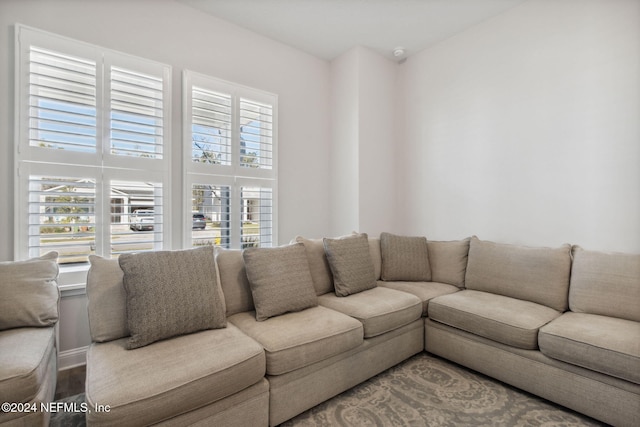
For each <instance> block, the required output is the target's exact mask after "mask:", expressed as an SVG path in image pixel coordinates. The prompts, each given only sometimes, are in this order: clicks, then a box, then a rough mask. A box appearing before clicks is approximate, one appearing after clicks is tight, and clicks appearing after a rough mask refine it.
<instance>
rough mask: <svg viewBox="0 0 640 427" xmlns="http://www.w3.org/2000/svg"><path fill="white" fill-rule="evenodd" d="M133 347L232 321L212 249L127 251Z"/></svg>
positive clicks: (125, 265) (123, 263)
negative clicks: (128, 252) (228, 316)
mask: <svg viewBox="0 0 640 427" xmlns="http://www.w3.org/2000/svg"><path fill="white" fill-rule="evenodd" d="M118 261H119V263H120V268H122V271H123V272H124V276H123V283H124V288H125V291H126V292H127V324H128V326H129V332H130V333H131V338H129V341H128V343H127V348H128V349H134V348H138V347H143V346H145V345H148V344H151V343H153V342H156V341H160V340H162V339H166V338H171V337H174V336H177V335H184V334H189V333H192V332H196V331H200V330H204V329H216V328H224V327H225V326H226V325H227V323H226V322H227V320H226V315H225V302H224V296H223V294H222V289H221V287H220V283H219V282H218V280H217V274H216V266H215V260H214V253H213V247H211V246H204V247H201V248H198V249H187V250H183V251H158V252H144V253H139V254H124V255H120V258H118Z"/></svg>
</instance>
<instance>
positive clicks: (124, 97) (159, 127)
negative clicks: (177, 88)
mask: <svg viewBox="0 0 640 427" xmlns="http://www.w3.org/2000/svg"><path fill="white" fill-rule="evenodd" d="M110 97H111V98H110V99H111V117H110V120H111V146H110V147H111V154H114V155H120V156H133V157H146V158H151V159H162V156H163V81H162V77H156V76H151V75H147V74H142V73H138V72H133V71H129V70H125V69H123V68H119V67H111V91H110Z"/></svg>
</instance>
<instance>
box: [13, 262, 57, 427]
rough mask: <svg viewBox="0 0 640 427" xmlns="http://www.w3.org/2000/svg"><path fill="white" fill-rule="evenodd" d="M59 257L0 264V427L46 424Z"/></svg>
mask: <svg viewBox="0 0 640 427" xmlns="http://www.w3.org/2000/svg"><path fill="white" fill-rule="evenodd" d="M57 259H58V254H57V252H49V253H47V254H45V255H43V256H41V257H39V258H34V259H30V260H28V261H15V262H0V403H2V409H1V410H0V425H2V426H38V425H41V426H48V425H49V415H50V413H49V412H48V411H47V404H48V403H49V402H52V401H53V397H54V394H55V390H56V377H57V351H56V346H57V343H56V325H57V322H58V312H59V300H60V293H59V291H58V284H57V282H56V279H57V277H58V264H57Z"/></svg>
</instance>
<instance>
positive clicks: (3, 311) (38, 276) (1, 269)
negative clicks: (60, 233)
mask: <svg viewBox="0 0 640 427" xmlns="http://www.w3.org/2000/svg"><path fill="white" fill-rule="evenodd" d="M57 259H58V253H57V252H55V251H53V252H48V253H46V254H44V255H42V256H41V257H39V258H33V259H30V260H27V261H6V262H0V330H3V329H10V328H22V327H38V326H51V325H54V324H55V323H56V322H57V321H58V301H59V292H58V285H57V283H56V279H57V278H58V263H57Z"/></svg>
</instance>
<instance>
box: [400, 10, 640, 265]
mask: <svg viewBox="0 0 640 427" xmlns="http://www.w3.org/2000/svg"><path fill="white" fill-rule="evenodd" d="M400 75H401V77H400V78H401V84H400V90H401V91H402V97H401V100H402V101H401V102H402V106H401V108H400V110H401V111H403V119H402V120H400V126H401V127H403V129H404V133H405V135H404V138H403V139H404V140H403V146H402V150H401V151H402V153H403V159H402V161H401V163H400V164H402V165H403V167H402V168H400V169H399V171H402V173H403V178H402V186H403V191H402V197H401V202H400V204H399V209H400V210H401V211H402V212H403V218H402V223H403V226H404V230H405V231H406V232H407V233H412V234H416V233H421V234H425V235H427V237H428V238H432V239H456V238H461V237H465V236H469V235H472V234H477V235H478V237H480V238H483V239H488V240H489V239H490V240H497V241H502V242H514V243H523V244H529V245H550V246H555V245H559V244H561V243H564V242H569V243H574V244H580V245H582V246H583V247H585V248H588V249H595V250H617V251H630V252H636V253H637V252H640V2H638V1H637V0H607V1H602V0H564V1H561V2H558V1H548V0H529V1H527V2H524V3H523V4H521V5H520V6H518V7H516V8H514V9H511V10H510V11H508V12H506V13H505V14H502V15H499V16H497V17H495V18H493V19H491V20H488V21H486V22H484V23H482V24H480V25H478V26H476V27H474V28H471V29H469V30H467V31H466V32H464V33H462V34H459V35H457V36H455V37H453V38H450V39H448V40H445V41H443V42H442V43H439V44H438V45H437V46H435V47H433V48H431V49H428V50H425V51H423V52H421V53H419V54H417V55H414V56H412V57H410V58H409V59H408V61H407V62H406V63H405V64H404V65H402V66H400Z"/></svg>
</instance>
